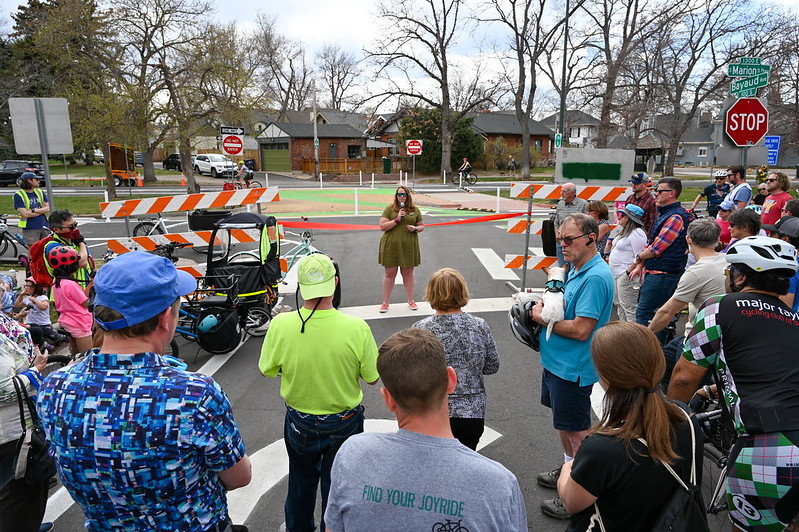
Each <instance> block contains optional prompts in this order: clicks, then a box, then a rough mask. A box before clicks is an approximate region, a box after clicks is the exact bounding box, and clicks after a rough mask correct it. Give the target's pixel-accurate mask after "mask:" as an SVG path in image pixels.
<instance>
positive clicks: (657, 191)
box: [655, 188, 671, 194]
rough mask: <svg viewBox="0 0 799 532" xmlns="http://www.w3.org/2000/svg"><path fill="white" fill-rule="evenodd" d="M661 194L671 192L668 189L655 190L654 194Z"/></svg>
mask: <svg viewBox="0 0 799 532" xmlns="http://www.w3.org/2000/svg"><path fill="white" fill-rule="evenodd" d="M661 192H671V189H670V188H660V189H656V190H655V194H660V193H661Z"/></svg>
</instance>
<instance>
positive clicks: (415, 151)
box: [405, 139, 422, 155]
mask: <svg viewBox="0 0 799 532" xmlns="http://www.w3.org/2000/svg"><path fill="white" fill-rule="evenodd" d="M405 151H407V152H408V155H421V154H422V141H421V140H418V139H410V140H406V141H405Z"/></svg>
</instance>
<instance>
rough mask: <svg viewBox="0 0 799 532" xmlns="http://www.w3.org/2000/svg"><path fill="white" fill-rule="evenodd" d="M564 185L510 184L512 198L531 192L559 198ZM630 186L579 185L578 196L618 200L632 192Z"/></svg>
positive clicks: (545, 197) (590, 199) (536, 195)
mask: <svg viewBox="0 0 799 532" xmlns="http://www.w3.org/2000/svg"><path fill="white" fill-rule="evenodd" d="M562 188H563V185H532V184H529V183H512V184H511V186H510V197H511V198H529V197H530V193H531V192H532V194H533V199H550V200H559V199H560V192H561V189H562ZM632 191H633V189H632V188H630V187H597V186H587V185H584V186H579V185H578V186H577V197H578V198H582V199H584V200H586V201H593V200H599V201H616V200H618V199H621V198H624V197H626V196H628V195H630V194H632Z"/></svg>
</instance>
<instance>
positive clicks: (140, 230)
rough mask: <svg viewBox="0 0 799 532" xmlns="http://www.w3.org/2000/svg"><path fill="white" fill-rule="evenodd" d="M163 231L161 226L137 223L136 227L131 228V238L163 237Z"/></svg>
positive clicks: (153, 223) (146, 222)
mask: <svg viewBox="0 0 799 532" xmlns="http://www.w3.org/2000/svg"><path fill="white" fill-rule="evenodd" d="M163 234H164V229H163V228H162V227H161V224H158V223H155V222H149V221H144V222H139V223H138V225H136V227H134V228H133V236H149V235H163Z"/></svg>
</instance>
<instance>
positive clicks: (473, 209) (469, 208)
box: [457, 207, 497, 212]
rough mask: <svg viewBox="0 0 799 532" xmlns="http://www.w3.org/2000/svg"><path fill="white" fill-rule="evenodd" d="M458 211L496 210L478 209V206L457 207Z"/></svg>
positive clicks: (490, 210)
mask: <svg viewBox="0 0 799 532" xmlns="http://www.w3.org/2000/svg"><path fill="white" fill-rule="evenodd" d="M457 210H459V211H473V212H497V211H495V210H494V209H480V208H478V207H458V209H457Z"/></svg>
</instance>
